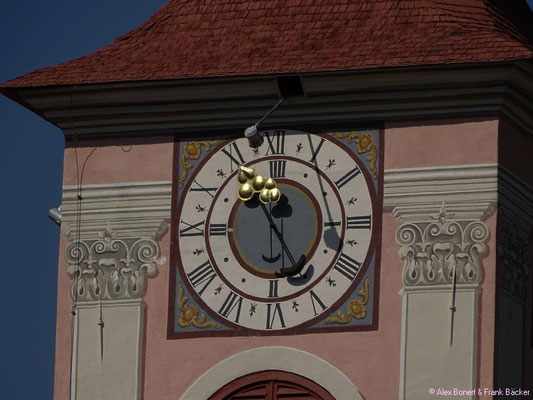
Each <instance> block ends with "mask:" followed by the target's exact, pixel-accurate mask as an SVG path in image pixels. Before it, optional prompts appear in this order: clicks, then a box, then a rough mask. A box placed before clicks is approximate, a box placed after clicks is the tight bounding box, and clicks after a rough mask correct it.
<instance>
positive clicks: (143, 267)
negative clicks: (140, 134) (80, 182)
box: [61, 182, 172, 301]
mask: <svg viewBox="0 0 533 400" xmlns="http://www.w3.org/2000/svg"><path fill="white" fill-rule="evenodd" d="M171 187H172V185H171V183H170V182H142V183H127V184H106V185H87V186H84V187H83V191H82V198H81V200H80V199H78V197H77V193H78V191H77V188H76V187H72V186H71V187H65V188H64V192H63V220H62V223H61V225H62V226H61V227H62V231H63V233H64V234H65V235H66V236H67V238H68V239H69V242H70V243H69V244H68V245H67V247H66V249H65V258H66V261H67V274H68V276H69V277H70V278H71V279H72V280H73V282H72V296H73V298H74V299H75V300H76V301H93V300H116V299H132V298H139V297H142V296H143V295H144V293H145V291H146V283H147V279H148V278H149V277H153V276H155V275H157V272H158V262H159V260H160V249H159V245H158V243H157V242H156V239H157V238H159V237H161V236H162V235H163V234H164V233H165V232H166V231H167V230H168V221H169V220H170V208H171Z"/></svg>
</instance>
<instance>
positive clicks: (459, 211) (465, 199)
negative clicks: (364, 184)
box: [384, 164, 498, 223]
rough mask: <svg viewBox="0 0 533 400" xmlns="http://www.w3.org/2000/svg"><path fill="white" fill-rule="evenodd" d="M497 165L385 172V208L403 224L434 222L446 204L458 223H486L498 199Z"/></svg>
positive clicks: (390, 170)
mask: <svg viewBox="0 0 533 400" xmlns="http://www.w3.org/2000/svg"><path fill="white" fill-rule="evenodd" d="M497 191H498V166H497V164H478V165H456V166H443V167H425V168H405V169H389V170H385V184H384V206H385V207H386V208H389V209H392V211H393V214H394V215H395V216H396V217H397V218H398V219H399V220H400V221H401V222H402V223H403V222H421V221H431V220H432V218H431V216H432V215H435V214H438V212H439V209H440V207H441V206H442V202H443V201H444V202H445V204H446V209H447V210H448V212H450V213H453V214H454V219H455V220H457V221H474V220H481V219H483V218H484V217H485V216H486V215H487V214H488V213H489V212H490V211H491V209H492V205H493V204H494V203H495V202H496V201H497V199H498V193H497Z"/></svg>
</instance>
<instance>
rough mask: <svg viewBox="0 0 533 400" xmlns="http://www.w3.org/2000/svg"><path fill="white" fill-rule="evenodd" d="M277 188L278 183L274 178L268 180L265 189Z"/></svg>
mask: <svg viewBox="0 0 533 400" xmlns="http://www.w3.org/2000/svg"><path fill="white" fill-rule="evenodd" d="M275 187H276V182H275V181H274V179H272V178H268V179H267V180H266V182H265V189H274V188H275Z"/></svg>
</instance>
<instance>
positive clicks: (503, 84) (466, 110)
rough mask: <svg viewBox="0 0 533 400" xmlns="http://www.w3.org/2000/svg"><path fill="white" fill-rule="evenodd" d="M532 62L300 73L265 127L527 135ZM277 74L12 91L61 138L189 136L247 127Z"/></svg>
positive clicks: (267, 100) (271, 96)
mask: <svg viewBox="0 0 533 400" xmlns="http://www.w3.org/2000/svg"><path fill="white" fill-rule="evenodd" d="M532 69H533V67H532V64H531V62H529V61H522V62H514V63H513V62H510V63H492V64H464V65H447V66H433V67H416V68H413V67H411V68H407V67H405V68H385V69H376V70H368V71H358V72H351V73H348V72H338V73H321V74H315V73H314V74H303V75H301V78H302V84H303V87H304V90H305V93H306V96H305V97H294V98H289V99H288V100H287V101H286V102H285V103H284V104H283V107H280V108H279V109H278V110H277V111H276V112H275V113H274V114H273V115H272V116H271V117H270V118H269V120H268V121H267V122H266V124H265V126H264V127H265V128H268V127H269V126H277V127H284V126H286V127H290V126H293V127H294V126H295V124H297V125H302V124H320V123H326V124H330V123H339V122H358V123H361V122H363V121H369V122H374V123H381V122H382V121H399V120H406V119H413V118H415V119H417V120H420V119H421V118H443V117H453V118H468V117H479V116H497V115H500V114H502V113H503V114H505V115H506V116H507V117H508V118H510V119H512V120H513V121H514V122H516V123H517V124H518V125H519V126H521V127H522V128H523V129H524V130H525V132H527V131H528V129H529V131H531V130H532V129H533V118H532V116H531V111H530V110H531V109H532V107H533V104H532V100H531V99H533V73H532ZM275 78H276V77H275V76H260V77H246V78H243V77H241V78H217V79H203V80H202V79H195V80H183V81H161V82H133V83H131V82H130V83H115V84H101V85H82V86H78V87H76V88H72V87H55V88H26V89H18V90H16V91H17V93H16V94H17V96H18V98H20V99H21V100H22V101H24V102H25V103H26V104H27V105H29V106H31V107H32V108H33V109H34V110H37V111H38V112H39V113H40V114H41V115H42V116H43V117H44V118H46V119H47V120H49V121H51V122H52V123H54V124H56V125H57V126H59V127H60V128H61V129H63V131H64V132H65V134H66V135H67V136H68V135H72V134H78V135H110V134H129V135H131V134H161V133H177V134H180V133H182V134H184V135H185V134H188V135H194V134H195V132H200V131H202V132H210V133H213V132H216V131H219V132H223V131H227V130H233V129H239V130H242V129H243V127H246V126H248V125H249V124H250V123H252V122H254V121H256V120H257V118H258V117H260V116H261V115H263V114H264V113H265V111H266V110H268V109H269V108H270V107H271V106H272V105H273V104H274V103H275V101H276V100H277V97H278V88H277V85H276V79H275Z"/></svg>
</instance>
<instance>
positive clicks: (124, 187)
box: [61, 182, 172, 240]
mask: <svg viewBox="0 0 533 400" xmlns="http://www.w3.org/2000/svg"><path fill="white" fill-rule="evenodd" d="M77 194H78V189H77V187H76V186H74V185H72V186H65V187H64V188H63V204H62V209H63V211H62V212H63V220H62V223H61V225H62V226H61V228H62V232H63V234H64V235H65V236H67V237H68V238H69V240H73V239H75V238H76V237H77V222H78V219H77V218H78V217H77V214H78V207H79V206H78V199H77ZM171 197H172V182H132V183H120V184H105V185H83V187H82V200H81V202H80V205H81V213H80V218H81V222H80V226H81V230H80V234H79V238H80V239H83V240H90V239H97V238H98V234H99V233H101V232H103V231H104V230H105V229H106V228H107V227H108V226H110V227H111V229H112V230H113V231H114V232H115V234H116V237H117V238H140V237H148V238H152V239H155V238H158V237H159V236H161V235H162V234H163V233H165V231H166V230H167V229H168V222H169V221H170V208H171Z"/></svg>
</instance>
